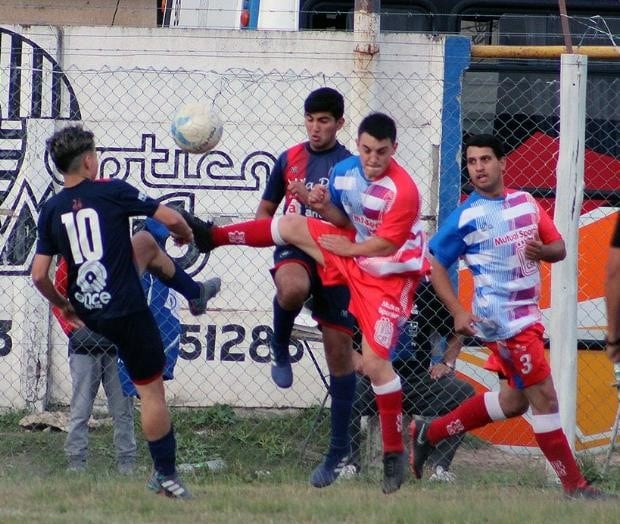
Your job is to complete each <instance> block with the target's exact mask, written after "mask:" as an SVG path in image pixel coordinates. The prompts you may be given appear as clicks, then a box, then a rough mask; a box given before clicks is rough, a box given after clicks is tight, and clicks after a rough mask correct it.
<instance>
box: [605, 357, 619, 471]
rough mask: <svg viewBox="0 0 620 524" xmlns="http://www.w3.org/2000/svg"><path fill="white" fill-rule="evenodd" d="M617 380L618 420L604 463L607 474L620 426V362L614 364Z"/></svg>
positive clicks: (614, 426) (615, 423)
mask: <svg viewBox="0 0 620 524" xmlns="http://www.w3.org/2000/svg"><path fill="white" fill-rule="evenodd" d="M614 370H615V375H616V382H615V383H613V384H612V387H615V388H617V389H618V410H617V411H616V421H615V422H614V425H613V428H612V430H611V437H610V439H609V448H608V449H607V457H605V463H604V464H603V475H606V474H607V470H608V469H609V463H610V462H611V454H612V453H613V452H614V449H615V448H616V440H617V439H618V429H619V428H620V364H615V366H614Z"/></svg>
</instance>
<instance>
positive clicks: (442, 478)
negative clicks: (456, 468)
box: [428, 466, 456, 482]
mask: <svg viewBox="0 0 620 524" xmlns="http://www.w3.org/2000/svg"><path fill="white" fill-rule="evenodd" d="M428 480H430V481H431V482H454V481H455V480H456V475H455V474H454V473H452V472H451V471H448V470H447V469H446V468H444V467H443V466H435V470H434V471H433V474H432V475H431V476H430V477H428Z"/></svg>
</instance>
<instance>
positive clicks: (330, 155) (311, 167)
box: [263, 142, 351, 216]
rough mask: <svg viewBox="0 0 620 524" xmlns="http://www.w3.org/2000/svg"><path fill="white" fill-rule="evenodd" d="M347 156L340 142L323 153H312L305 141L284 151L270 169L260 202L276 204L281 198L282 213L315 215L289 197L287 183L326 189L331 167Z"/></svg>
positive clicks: (347, 153)
mask: <svg viewBox="0 0 620 524" xmlns="http://www.w3.org/2000/svg"><path fill="white" fill-rule="evenodd" d="M350 156H351V152H350V151H349V150H348V149H347V148H346V147H344V146H343V145H342V144H341V143H339V142H336V145H334V147H332V148H331V149H328V150H326V151H313V150H312V149H311V148H310V145H309V143H308V142H302V143H301V144H297V145H295V146H293V147H291V148H289V149H287V150H286V151H285V152H284V153H282V154H281V155H280V156H279V157H278V160H277V161H276V163H275V165H274V166H273V170H272V171H271V175H270V176H269V180H268V181H267V187H265V191H264V192H263V200H268V201H270V202H274V203H276V204H279V203H280V202H282V200H283V199H284V213H298V214H301V215H306V216H318V215H317V214H316V213H315V212H314V211H312V210H311V209H309V208H306V206H304V205H302V204H301V203H300V202H299V201H298V200H297V199H295V198H292V196H291V194H290V192H289V191H287V188H288V184H289V182H291V181H293V180H303V181H304V182H305V183H306V188H308V190H310V189H312V187H313V186H314V184H322V185H324V186H327V183H328V182H329V174H330V171H331V169H332V167H333V166H334V165H335V164H337V163H338V162H340V161H341V160H344V159H345V158H348V157H350Z"/></svg>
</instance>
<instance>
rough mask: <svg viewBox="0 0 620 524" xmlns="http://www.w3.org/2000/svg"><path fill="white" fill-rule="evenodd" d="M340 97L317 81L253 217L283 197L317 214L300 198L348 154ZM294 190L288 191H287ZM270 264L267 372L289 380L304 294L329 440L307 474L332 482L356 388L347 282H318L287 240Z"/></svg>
mask: <svg viewBox="0 0 620 524" xmlns="http://www.w3.org/2000/svg"><path fill="white" fill-rule="evenodd" d="M343 115H344V99H343V97H342V95H341V94H340V93H339V92H338V91H336V90H335V89H332V88H329V87H321V88H319V89H316V90H314V91H312V92H311V93H310V94H309V95H308V97H307V98H306V100H305V102H304V123H305V127H306V133H307V135H308V140H307V141H305V142H302V143H300V144H297V145H295V146H293V147H291V148H289V149H287V150H286V151H285V152H284V153H282V154H281V155H280V157H279V158H278V160H277V162H276V164H275V166H274V168H273V171H272V172H271V174H270V176H269V180H268V181H267V187H266V188H265V191H264V193H263V197H262V200H261V201H260V204H259V206H258V210H257V211H256V218H270V217H272V216H274V215H275V214H276V211H277V209H278V206H279V205H280V203H281V202H282V200H284V213H285V214H290V213H297V214H300V215H304V216H315V217H316V216H318V214H317V213H316V212H314V211H312V209H310V207H308V206H307V197H308V195H309V192H310V191H311V190H312V188H313V187H314V185H317V184H318V185H323V186H326V185H327V183H328V180H329V173H330V171H331V169H332V167H333V166H334V165H335V164H336V163H338V162H339V161H340V160H343V159H345V158H348V157H349V156H351V153H350V152H349V150H348V149H347V148H346V147H344V146H343V145H342V144H340V143H339V142H338V140H337V138H336V134H337V133H338V131H339V130H340V129H341V128H342V125H343V124H344V118H343ZM293 192H295V196H293ZM273 258H274V267H273V269H272V270H271V272H272V275H273V280H274V282H275V285H276V296H275V297H274V300H273V336H272V338H271V341H270V347H271V357H272V364H271V376H272V378H273V380H274V382H275V383H276V384H277V385H278V386H279V387H281V388H288V387H290V386H291V385H292V383H293V371H292V367H291V361H290V355H289V341H290V338H291V331H292V328H293V324H294V321H295V318H296V317H297V315H298V314H299V312H300V311H301V308H302V306H303V305H304V302H306V300H307V299H308V298H309V297H311V300H310V301H309V302H308V304H309V306H310V309H311V311H312V314H313V318H314V319H315V320H317V321H318V323H319V325H320V327H321V332H322V335H323V345H324V347H325V357H326V360H327V366H328V368H329V372H330V393H331V397H332V404H331V429H332V434H331V443H330V449H329V451H328V453H327V456H326V460H327V462H328V464H333V465H334V467H333V468H332V467H331V466H330V467H328V468H327V470H325V469H324V468H319V469H318V470H315V472H313V474H312V476H311V477H310V482H311V483H312V485H314V486H316V487H324V486H327V485H329V484H331V483H332V482H333V481H334V480H335V478H336V476H337V474H336V470H337V467H336V466H337V465H338V464H339V463H340V462H342V463H343V464H344V463H346V457H347V455H348V452H349V433H348V426H349V419H350V416H351V406H352V403H353V395H354V392H355V373H354V371H353V360H352V339H351V335H352V333H353V327H354V324H353V319H352V317H351V315H350V314H349V312H348V309H347V308H348V305H349V290H348V289H347V287H346V286H342V285H337V286H323V284H322V282H321V279H320V278H319V275H318V272H317V268H316V262H315V261H314V259H313V258H312V257H310V256H309V255H307V254H306V253H304V252H303V251H302V250H301V249H299V248H298V247H295V246H293V245H284V246H277V247H276V249H275V252H274V257H273Z"/></svg>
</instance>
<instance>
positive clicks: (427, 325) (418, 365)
mask: <svg viewBox="0 0 620 524" xmlns="http://www.w3.org/2000/svg"><path fill="white" fill-rule="evenodd" d="M452 326H453V322H452V317H451V316H450V313H449V311H448V310H447V309H446V306H444V304H443V302H442V301H441V300H440V299H439V297H438V296H437V294H436V293H435V291H434V289H433V286H432V285H431V283H430V282H426V281H422V282H420V285H419V286H418V289H417V291H416V294H415V304H414V306H413V310H412V311H411V317H410V318H409V321H408V322H407V323H406V324H405V326H404V328H403V332H402V333H401V336H400V338H399V339H398V342H399V346H398V349H397V351H396V353H395V355H394V366H395V367H398V369H399V370H402V369H406V370H407V372H408V373H413V374H415V375H418V376H423V375H425V374H427V373H428V370H429V368H430V365H431V357H432V352H433V335H434V334H437V335H439V336H440V337H446V338H447V337H448V336H449V335H450V334H451V333H452Z"/></svg>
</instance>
